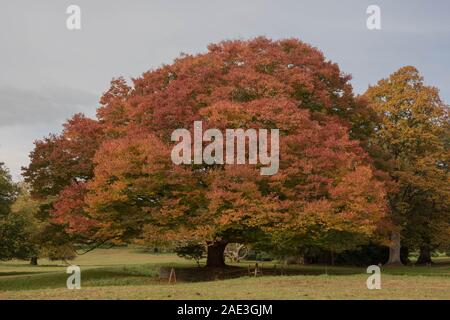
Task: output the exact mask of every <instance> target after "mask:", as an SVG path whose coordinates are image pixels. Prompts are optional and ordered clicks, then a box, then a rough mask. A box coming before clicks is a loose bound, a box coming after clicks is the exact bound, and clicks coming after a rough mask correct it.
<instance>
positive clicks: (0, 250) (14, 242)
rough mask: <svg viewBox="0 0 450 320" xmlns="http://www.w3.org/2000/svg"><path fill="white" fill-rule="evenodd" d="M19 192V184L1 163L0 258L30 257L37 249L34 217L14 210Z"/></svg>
mask: <svg viewBox="0 0 450 320" xmlns="http://www.w3.org/2000/svg"><path fill="white" fill-rule="evenodd" d="M18 194H19V188H18V186H17V185H16V184H15V183H13V181H12V180H11V176H10V175H9V172H8V170H7V169H6V168H5V167H4V165H3V163H0V239H1V241H0V260H10V259H29V258H30V256H32V255H33V254H35V251H36V248H35V244H34V243H33V241H32V235H33V232H34V226H35V225H34V221H33V219H32V217H31V216H30V215H28V214H26V212H24V211H22V210H12V206H13V204H14V201H16V198H17V197H18Z"/></svg>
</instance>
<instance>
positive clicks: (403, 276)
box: [0, 248, 450, 299]
mask: <svg viewBox="0 0 450 320" xmlns="http://www.w3.org/2000/svg"><path fill="white" fill-rule="evenodd" d="M437 261H438V263H436V264H435V265H433V266H432V267H396V268H382V289H381V290H368V289H367V288H366V279H367V277H368V275H367V274H366V273H365V269H364V268H356V267H332V266H317V265H306V266H289V267H288V268H286V269H285V270H284V273H285V274H287V275H284V276H280V275H277V276H275V274H278V273H279V272H280V270H279V265H278V266H277V269H274V264H275V263H272V262H271V263H263V264H262V267H263V273H264V276H262V277H256V278H255V277H252V276H248V273H247V266H248V265H249V264H250V265H253V264H254V263H253V262H243V263H241V264H238V265H234V266H233V268H230V269H228V270H226V271H225V272H223V271H222V270H209V269H205V268H200V269H199V268H197V267H195V265H194V264H193V263H192V262H189V261H186V260H184V259H180V258H178V257H177V256H175V255H172V254H148V253H143V252H142V251H139V250H136V249H132V248H131V249H129V248H118V249H97V250H94V251H92V252H89V253H87V254H86V255H83V256H79V257H77V259H76V260H74V261H73V262H72V263H73V264H76V265H79V266H80V267H81V270H82V273H81V284H82V289H81V290H69V289H67V288H66V280H67V277H68V275H67V274H66V273H65V271H66V267H67V266H66V265H63V264H61V263H58V262H50V261H45V260H40V265H39V266H30V265H29V264H28V263H27V262H26V261H11V262H7V263H0V299H450V259H448V258H439V259H437ZM260 265H261V263H260ZM161 267H165V268H166V269H167V268H169V269H170V268H171V267H175V269H176V272H177V278H178V282H177V283H176V284H169V283H168V280H167V279H166V278H160V276H159V270H160V268H161ZM231 277H238V278H233V279H225V280H214V279H224V278H231ZM211 280H212V281H211Z"/></svg>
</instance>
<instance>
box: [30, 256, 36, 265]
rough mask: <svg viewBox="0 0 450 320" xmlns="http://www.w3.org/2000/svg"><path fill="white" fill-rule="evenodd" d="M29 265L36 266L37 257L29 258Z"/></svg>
mask: <svg viewBox="0 0 450 320" xmlns="http://www.w3.org/2000/svg"><path fill="white" fill-rule="evenodd" d="M30 264H31V265H32V266H37V265H38V257H31V259H30Z"/></svg>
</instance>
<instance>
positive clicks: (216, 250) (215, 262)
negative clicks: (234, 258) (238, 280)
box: [206, 241, 227, 268]
mask: <svg viewBox="0 0 450 320" xmlns="http://www.w3.org/2000/svg"><path fill="white" fill-rule="evenodd" d="M226 246H227V242H223V241H220V242H214V243H211V244H210V245H208V250H207V257H206V266H207V267H213V268H223V267H225V257H224V252H225V247H226Z"/></svg>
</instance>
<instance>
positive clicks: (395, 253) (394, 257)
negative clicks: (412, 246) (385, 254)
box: [387, 231, 403, 266]
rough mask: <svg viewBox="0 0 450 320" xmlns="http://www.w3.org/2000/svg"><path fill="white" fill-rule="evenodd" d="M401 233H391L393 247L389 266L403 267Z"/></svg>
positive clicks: (390, 251)
mask: <svg viewBox="0 0 450 320" xmlns="http://www.w3.org/2000/svg"><path fill="white" fill-rule="evenodd" d="M400 249H401V243H400V232H398V231H393V232H392V233H391V245H390V246H389V261H388V262H387V265H399V266H400V265H403V263H402V260H401V259H400Z"/></svg>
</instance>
